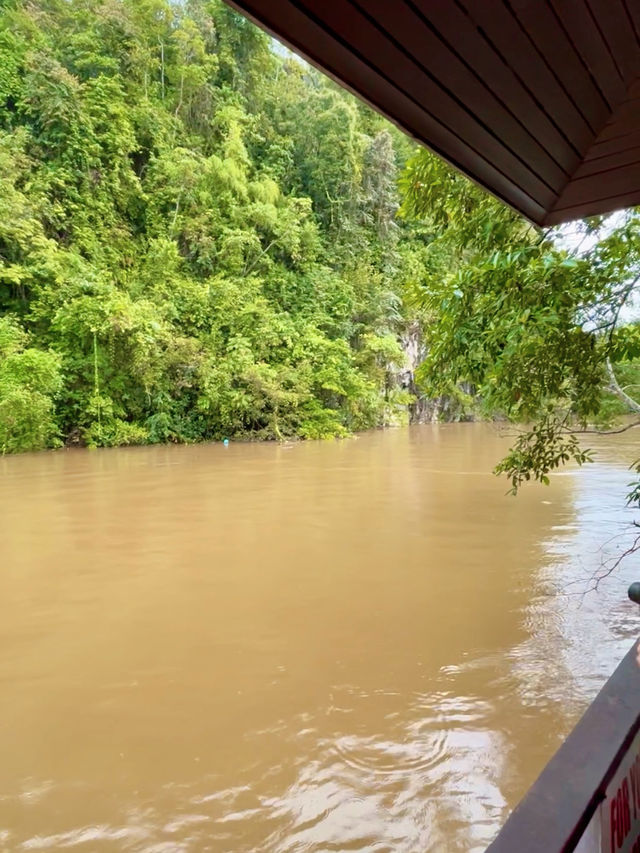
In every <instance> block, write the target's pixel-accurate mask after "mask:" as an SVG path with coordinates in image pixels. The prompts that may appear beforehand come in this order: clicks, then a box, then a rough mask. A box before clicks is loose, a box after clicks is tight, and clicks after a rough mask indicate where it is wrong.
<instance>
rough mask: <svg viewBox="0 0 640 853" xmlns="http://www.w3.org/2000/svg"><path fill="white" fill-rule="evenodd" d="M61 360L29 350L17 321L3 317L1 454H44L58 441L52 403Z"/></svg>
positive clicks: (59, 383)
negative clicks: (46, 448)
mask: <svg viewBox="0 0 640 853" xmlns="http://www.w3.org/2000/svg"><path fill="white" fill-rule="evenodd" d="M61 386H62V377H61V374H60V359H59V358H58V357H57V356H56V355H55V354H54V353H52V352H46V351H43V350H40V349H35V348H32V347H30V346H28V336H27V334H26V332H25V331H24V329H23V328H21V326H20V325H19V323H18V322H17V320H16V319H15V318H13V317H11V316H9V315H6V316H4V317H0V452H1V453H14V452H17V451H21V450H42V449H43V448H45V447H48V446H52V445H54V444H55V443H56V441H57V432H58V431H57V427H56V424H55V421H54V419H53V401H54V397H55V395H56V394H57V393H58V392H59V391H60V388H61Z"/></svg>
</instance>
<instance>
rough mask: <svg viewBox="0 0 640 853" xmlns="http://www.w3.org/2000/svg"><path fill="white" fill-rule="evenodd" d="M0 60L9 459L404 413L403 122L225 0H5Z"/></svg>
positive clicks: (283, 431) (0, 243)
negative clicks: (369, 107) (288, 56)
mask: <svg viewBox="0 0 640 853" xmlns="http://www.w3.org/2000/svg"><path fill="white" fill-rule="evenodd" d="M0 59H1V62H0V66H1V68H0V106H1V107H2V110H0V311H1V312H3V313H4V315H5V317H4V319H3V321H2V322H3V323H4V325H3V326H1V327H0V335H4V336H5V337H6V338H7V340H9V339H10V340H11V341H13V343H12V344H7V345H6V347H7V351H6V353H4V355H3V362H2V364H1V365H0V447H1V448H2V449H3V451H4V452H7V451H13V450H22V449H32V448H37V447H45V446H55V444H56V443H58V441H59V439H60V438H61V439H62V440H65V441H69V442H79V443H84V444H87V445H91V446H110V445H118V444H139V443H146V442H157V441H185V442H186V441H197V440H207V439H219V438H225V437H229V438H231V437H255V438H272V439H280V438H284V437H287V436H300V437H303V438H326V437H330V436H342V435H346V434H348V433H349V432H351V431H353V430H359V429H366V428H368V427H373V426H378V425H382V424H385V423H388V422H390V421H392V420H397V419H398V418H400V417H402V413H403V411H404V409H406V405H407V402H408V400H409V397H408V396H407V395H406V394H405V395H403V394H402V392H399V391H398V389H397V388H396V387H395V378H394V377H395V372H396V371H397V370H398V367H399V366H400V365H402V363H403V359H404V357H403V354H402V351H401V348H400V346H399V343H398V341H399V337H400V335H401V334H402V331H403V329H404V328H405V327H406V325H407V323H408V322H409V321H410V320H412V319H414V315H415V310H414V307H412V306H411V304H410V302H408V301H407V300H406V299H405V296H406V293H407V292H408V289H407V281H408V280H409V279H411V278H412V276H414V275H418V276H419V272H418V270H419V268H420V264H421V252H422V251H423V250H424V247H425V245H426V238H425V236H424V233H423V230H422V229H421V228H419V227H417V228H413V227H412V226H399V225H398V224H397V223H396V222H395V219H394V217H395V212H396V209H397V207H398V200H399V199H398V190H397V186H396V179H397V172H398V167H399V166H400V165H402V162H403V160H404V159H405V158H406V156H407V153H408V150H409V149H408V146H407V143H406V142H405V141H404V140H403V139H402V138H401V137H400V136H399V134H397V133H396V132H395V131H394V130H391V129H389V128H388V127H387V126H386V124H385V123H384V122H383V121H382V120H381V119H380V118H379V117H377V116H375V115H374V114H373V113H370V112H368V111H364V110H363V109H362V108H361V106H360V105H358V104H356V102H355V101H354V100H353V99H352V98H351V97H350V96H348V95H346V94H345V93H343V92H341V91H339V90H338V89H337V88H336V87H335V86H334V85H333V84H331V83H329V82H327V81H325V80H323V79H322V78H321V77H320V76H319V75H318V74H316V72H314V71H313V70H311V69H309V68H308V67H306V66H305V65H304V64H303V63H300V62H294V61H290V60H284V59H282V58H281V57H279V56H278V55H277V54H276V53H274V52H273V51H272V50H271V46H270V42H269V40H268V38H267V37H266V36H265V35H264V34H263V33H261V32H260V31H259V30H257V29H256V28H255V27H254V26H253V25H251V24H250V23H248V22H247V21H246V20H244V19H243V18H240V17H239V16H237V15H236V14H235V13H233V12H232V11H231V10H230V9H229V8H228V7H227V6H225V5H224V4H223V3H221V2H220V1H219V0H189V2H187V3H178V2H175V3H171V2H168V0H29V2H27V0H15V2H12V3H8V4H3V5H2V6H1V7H0ZM416 310H418V309H416ZM3 339H4V338H3ZM11 348H12V349H11ZM9 349H11V352H9ZM3 352H4V350H3Z"/></svg>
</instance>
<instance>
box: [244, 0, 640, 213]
mask: <svg viewBox="0 0 640 853" xmlns="http://www.w3.org/2000/svg"><path fill="white" fill-rule="evenodd" d="M231 5H232V6H234V7H235V8H237V9H238V10H239V11H241V12H243V13H244V14H246V15H248V16H249V17H250V18H252V19H253V20H254V21H255V22H256V23H258V24H259V25H260V26H262V27H263V28H264V29H266V30H268V31H269V32H271V33H272V34H273V35H275V36H276V37H277V38H279V39H280V40H282V41H284V42H285V43H286V44H288V45H289V46H290V47H291V48H292V49H293V50H294V51H296V52H297V53H299V54H301V55H302V56H304V57H305V58H306V59H308V60H309V61H310V62H311V63H313V64H314V65H316V66H317V67H318V68H320V69H322V70H323V71H325V72H326V73H328V74H329V75H331V76H332V77H333V78H334V79H335V80H337V81H338V82H340V83H341V84H342V85H344V86H346V87H347V88H348V89H350V90H351V91H353V92H354V93H355V94H357V95H358V96H359V97H361V98H363V99H364V100H365V101H367V102H368V103H369V104H371V105H372V106H373V107H375V108H376V109H377V110H379V111H380V112H381V113H383V114H384V115H385V116H387V117H388V118H389V119H391V121H393V122H394V123H395V124H396V125H398V126H399V127H400V128H402V129H403V130H405V131H406V132H408V133H409V134H411V135H412V136H413V137H415V138H416V139H417V140H418V141H420V142H422V143H424V144H426V145H427V146H428V147H429V148H431V149H432V150H433V151H435V152H436V153H438V154H440V155H441V156H442V157H444V158H445V159H446V160H448V161H449V162H450V163H452V164H453V165H454V166H456V167H457V168H458V169H460V170H461V171H462V172H464V173H465V174H467V175H468V176H469V177H470V178H472V179H473V180H474V181H476V182H477V183H479V184H480V185H482V186H483V187H486V188H487V189H488V190H490V191H491V192H492V193H494V194H495V195H497V196H498V197H499V198H501V199H503V200H504V201H506V202H507V203H508V204H510V205H511V206H512V207H514V208H515V209H516V210H518V211H520V212H521V213H522V214H524V216H526V217H527V218H528V219H530V220H532V221H533V222H535V223H537V224H539V225H552V224H556V223H560V222H565V221H568V220H571V219H577V218H579V217H583V216H589V215H592V214H598V213H607V212H609V211H612V210H616V209H618V208H621V207H630V206H633V205H639V204H640V0H231Z"/></svg>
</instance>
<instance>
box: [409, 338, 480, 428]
mask: <svg viewBox="0 0 640 853" xmlns="http://www.w3.org/2000/svg"><path fill="white" fill-rule="evenodd" d="M400 342H401V345H402V349H403V351H404V353H405V356H406V366H405V367H404V368H403V369H402V370H400V371H399V372H398V375H397V381H398V385H399V386H400V387H401V388H402V389H403V390H405V391H408V392H409V393H410V394H412V395H413V396H414V397H415V398H416V400H415V403H412V404H411V405H410V406H409V423H412V424H426V423H435V422H436V421H470V420H473V419H474V418H473V415H470V414H469V413H467V412H465V411H464V408H463V407H462V405H461V403H460V402H459V401H458V400H456V399H455V398H454V397H448V396H444V397H436V398H434V399H430V398H428V397H425V396H424V394H422V392H421V391H420V389H419V388H418V386H417V384H416V380H415V373H416V370H417V369H418V367H419V365H420V363H421V362H422V361H423V360H424V358H425V356H426V354H427V347H426V344H425V341H424V335H423V332H422V329H421V327H420V324H419V323H417V322H416V323H412V324H411V325H410V326H408V327H407V329H406V331H405V333H404V334H403V335H402V336H401V338H400ZM461 390H462V391H464V393H466V394H472V393H473V391H472V389H471V387H466V386H464V387H463V388H462V389H461Z"/></svg>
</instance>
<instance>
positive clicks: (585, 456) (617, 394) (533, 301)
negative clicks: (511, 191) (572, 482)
mask: <svg viewBox="0 0 640 853" xmlns="http://www.w3.org/2000/svg"><path fill="white" fill-rule="evenodd" d="M402 185H403V191H404V201H403V208H402V211H403V215H404V217H405V218H407V219H411V218H421V219H423V220H424V222H425V225H426V227H428V228H429V229H430V230H431V234H432V240H431V242H430V245H429V249H428V258H427V259H426V261H425V266H426V268H427V270H428V273H427V275H426V276H425V277H424V279H423V280H422V281H421V282H420V283H419V285H418V286H417V288H416V291H417V298H418V299H419V300H420V301H421V303H422V305H423V307H424V309H425V310H426V311H428V313H429V316H430V319H431V325H430V336H429V350H428V354H427V357H426V359H425V361H424V363H423V365H422V366H421V369H420V380H421V382H422V385H423V387H424V388H425V390H426V393H427V394H429V395H433V396H436V395H439V394H446V393H450V394H451V393H459V389H460V388H461V387H462V386H463V384H465V383H467V384H469V385H470V386H472V388H473V389H474V394H473V399H471V398H468V399H467V403H468V405H469V406H476V407H477V408H478V409H479V411H480V412H481V413H482V414H483V415H485V416H489V417H495V416H498V417H504V418H507V419H509V420H510V421H514V422H517V423H520V424H527V425H528V427H527V428H525V429H524V430H522V432H521V434H520V436H519V437H518V439H517V441H516V442H515V444H514V446H513V447H512V449H511V451H510V452H509V454H508V455H507V456H506V458H505V459H504V460H503V461H502V462H501V463H500V464H499V465H498V467H497V471H498V472H501V473H505V474H506V475H507V476H508V477H509V479H510V483H511V489H512V492H513V493H514V494H515V493H516V492H517V490H518V488H519V487H520V486H521V484H522V483H523V482H524V481H527V480H529V479H531V478H533V479H537V480H540V481H542V482H543V483H547V482H548V474H549V472H550V471H552V470H554V469H556V468H558V467H559V466H560V465H563V464H564V463H566V462H568V461H570V460H573V461H575V462H577V463H578V464H582V463H584V462H586V461H589V460H590V459H591V458H592V454H591V452H590V451H589V450H587V449H584V448H583V446H582V444H581V442H580V441H579V438H580V436H582V435H583V434H585V433H588V432H590V431H593V430H596V429H603V428H606V427H607V425H610V422H611V420H612V418H613V416H615V415H617V414H622V413H630V412H635V413H639V412H640V404H638V402H637V401H636V400H635V399H634V397H633V395H632V393H630V392H629V391H628V390H625V389H624V388H623V387H622V381H621V379H620V377H621V376H623V375H624V374H625V373H627V374H629V372H630V371H631V373H633V372H634V370H637V368H634V364H635V360H636V359H638V358H640V326H639V325H635V324H630V323H629V322H628V321H625V319H624V318H625V309H626V308H628V306H629V305H630V302H631V301H632V299H633V295H634V293H635V290H636V285H637V282H638V281H639V276H640V215H639V214H638V213H637V212H636V211H633V210H631V211H626V212H625V213H624V214H618V215H616V216H614V217H609V218H606V217H596V218H592V219H589V220H586V221H585V222H583V223H581V224H580V225H579V226H578V228H577V231H576V233H574V234H573V235H571V239H569V235H568V234H567V230H566V229H565V230H564V231H563V230H562V229H556V230H555V231H552V230H550V231H546V232H541V231H540V230H538V229H536V228H534V227H532V226H528V225H527V224H526V223H525V222H524V220H523V219H522V218H521V217H519V216H518V215H517V214H515V213H513V212H512V211H510V210H509V209H508V208H506V207H505V206H504V205H502V204H501V203H500V202H498V201H497V200H495V199H493V198H492V197H490V196H489V195H487V194H486V193H484V192H483V191H481V190H479V189H478V188H477V187H475V186H474V185H472V184H471V183H470V182H469V181H468V180H467V179H465V178H464V177H462V176H461V175H459V174H456V173H455V172H453V171H452V170H451V169H450V168H449V167H448V166H446V165H445V164H444V163H442V162H441V161H439V160H437V159H436V158H435V157H433V156H432V155H430V154H428V153H427V152H425V151H422V152H420V153H418V154H416V155H415V157H414V158H413V159H412V160H411V161H410V162H409V164H408V167H407V170H406V172H405V173H404V175H403V178H402ZM629 390H631V389H629ZM614 398H615V399H617V401H618V403H617V405H612V399H614ZM637 425H640V420H633V421H632V422H631V423H625V424H624V425H623V426H622V427H619V428H618V429H625V430H626V429H631V428H633V427H635V426H637ZM632 467H634V468H635V469H636V471H640V463H639V462H633V465H632ZM639 498H640V484H636V485H634V487H633V488H632V491H631V492H630V495H629V500H631V501H633V502H635V503H637V502H638V499H639Z"/></svg>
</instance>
